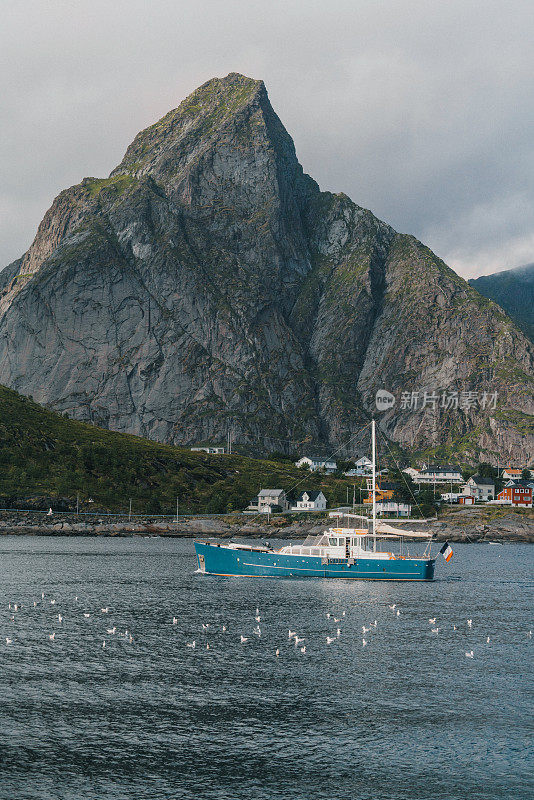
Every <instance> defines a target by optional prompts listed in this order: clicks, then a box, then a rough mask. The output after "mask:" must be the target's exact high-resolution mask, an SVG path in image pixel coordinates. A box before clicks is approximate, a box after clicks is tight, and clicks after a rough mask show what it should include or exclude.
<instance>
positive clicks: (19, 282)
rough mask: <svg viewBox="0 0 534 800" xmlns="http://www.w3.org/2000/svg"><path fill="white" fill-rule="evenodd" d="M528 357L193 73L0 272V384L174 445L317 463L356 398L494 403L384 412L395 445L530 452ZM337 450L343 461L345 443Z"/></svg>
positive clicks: (453, 281)
mask: <svg viewBox="0 0 534 800" xmlns="http://www.w3.org/2000/svg"><path fill="white" fill-rule="evenodd" d="M533 373H534V355H533V352H532V349H531V347H530V345H529V343H528V341H527V340H526V339H525V337H524V336H523V335H522V334H521V333H520V332H519V331H518V330H517V328H515V326H514V325H513V323H511V321H510V320H509V319H508V318H507V317H505V316H504V315H503V314H502V312H501V311H500V309H499V308H498V307H497V306H495V305H493V304H492V303H491V302H489V301H485V300H483V299H482V298H481V297H480V295H478V293H477V292H475V291H474V290H472V289H470V287H469V286H468V285H467V284H466V283H465V282H464V281H463V280H461V279H460V278H459V277H458V276H457V275H455V273H453V272H452V271H451V270H449V269H448V268H447V267H446V266H445V265H444V264H443V263H442V262H441V261H440V260H439V259H438V258H436V256H434V255H433V254H432V253H431V252H430V251H429V250H428V249H427V248H425V247H424V246H423V245H421V244H420V243H419V242H417V241H416V240H415V239H413V238H412V237H409V236H401V235H399V234H397V233H396V232H395V231H394V230H393V229H392V228H390V227H389V226H387V225H386V224H384V223H382V222H380V221H379V220H377V219H376V218H375V217H374V216H373V215H372V214H371V213H370V212H369V211H366V210H364V209H362V208H359V207H358V206H356V205H355V204H354V203H352V201H351V200H350V199H349V198H347V197H346V196H344V195H332V194H329V193H324V192H320V191H319V188H318V186H317V185H316V184H315V182H314V181H313V180H312V179H311V178H309V177H308V176H306V175H304V173H303V171H302V168H301V166H300V165H299V163H298V161H297V158H296V155H295V150H294V146H293V142H292V140H291V138H290V137H289V135H288V134H287V132H286V131H285V129H284V127H283V125H282V124H281V122H280V120H279V119H278V117H277V116H276V114H275V113H274V111H273V109H272V107H271V105H270V103H269V100H268V97H267V93H266V90H265V87H264V85H263V83H261V82H260V81H253V80H250V79H248V78H245V77H244V76H241V75H237V74H235V73H233V74H231V75H229V76H227V77H226V78H224V79H213V80H211V81H209V82H208V83H207V84H204V86H202V87H200V88H199V89H198V90H197V91H196V92H194V93H193V94H192V95H191V96H190V97H189V98H187V99H186V100H185V101H184V102H183V103H182V104H181V105H180V106H179V108H178V109H176V110H174V111H171V112H170V113H169V114H167V115H166V116H165V117H164V118H163V119H162V120H160V121H159V122H158V123H156V124H155V125H153V126H151V127H150V128H148V129H147V130H145V131H142V132H141V133H140V134H139V135H138V136H137V137H136V139H135V140H134V141H133V143H132V144H131V145H130V147H129V148H128V150H127V152H126V155H125V157H124V159H123V161H122V163H121V164H120V165H119V166H118V167H117V168H116V169H115V170H114V171H113V172H112V173H111V175H110V177H109V178H106V179H94V178H86V179H85V180H84V181H82V183H81V184H79V185H78V186H75V187H72V188H71V189H68V190H66V191H64V192H62V193H61V194H60V195H59V197H58V198H56V200H55V201H54V204H53V205H52V207H51V209H50V210H49V211H48V212H47V214H46V215H45V217H44V219H43V222H42V223H41V225H40V226H39V230H38V232H37V236H36V238H35V241H34V243H33V244H32V246H31V248H30V250H29V251H28V253H26V254H25V255H24V256H23V258H22V259H21V261H20V262H15V264H14V265H11V267H10V268H9V273H6V274H5V275H4V273H2V278H1V279H0V382H1V383H5V384H7V385H9V386H12V387H14V388H16V389H17V390H18V391H20V392H22V393H26V394H31V395H33V397H34V398H35V399H36V400H38V401H40V402H45V403H48V404H49V405H51V406H52V407H53V408H55V409H57V410H61V411H65V410H66V411H68V412H69V414H71V415H73V416H76V417H78V418H81V419H91V420H94V421H96V422H98V423H99V424H103V425H106V426H109V427H110V428H112V429H115V430H119V431H129V432H134V433H139V434H142V435H145V436H149V437H152V438H154V439H159V440H162V441H169V442H174V443H190V442H194V441H198V440H210V439H211V440H214V439H219V438H221V437H224V435H225V432H226V431H227V430H228V429H229V428H231V429H232V430H233V432H234V436H235V438H236V439H238V440H240V441H241V442H251V443H258V444H259V445H260V446H261V447H264V448H265V449H274V448H276V449H279V448H280V447H283V446H284V442H285V440H293V441H303V440H305V439H306V440H308V441H313V442H315V443H316V444H318V445H321V444H322V445H323V446H325V447H329V448H332V447H333V446H339V445H341V444H342V443H343V442H346V441H347V440H348V439H349V437H350V434H351V433H352V432H355V431H356V430H358V429H359V428H360V427H361V424H362V421H363V420H365V419H366V418H367V415H368V412H369V411H370V410H372V408H373V407H374V395H375V392H376V390H377V389H379V388H387V389H389V390H390V391H391V392H393V393H394V394H395V395H396V396H397V397H398V400H400V393H401V392H403V391H410V392H411V391H424V390H428V391H430V390H436V391H438V390H439V391H445V390H449V391H452V390H457V391H468V390H470V391H484V390H486V391H488V392H489V391H492V392H494V391H497V392H498V393H499V398H498V405H497V408H496V409H495V410H492V411H491V413H488V411H487V410H486V409H484V410H481V409H480V408H478V407H474V408H470V409H468V410H465V411H463V410H458V411H456V410H455V409H452V411H451V410H449V411H447V410H445V409H443V410H442V409H439V407H438V409H437V410H433V409H429V408H428V407H427V408H425V409H424V410H423V411H416V410H413V409H412V410H409V409H401V408H400V407H399V402H398V403H397V405H396V406H395V408H393V409H391V410H390V411H388V412H386V414H385V415H384V416H383V417H382V418H381V424H382V426H383V427H384V429H385V430H386V431H387V433H388V434H389V435H390V436H391V438H393V439H394V440H396V441H399V442H400V443H402V444H407V445H409V446H414V447H419V448H425V447H435V446H438V445H447V447H449V448H458V449H459V452H460V453H461V452H462V451H465V453H466V454H467V455H468V456H471V455H472V454H475V453H478V451H479V450H480V451H482V452H483V453H485V454H488V455H489V454H492V453H499V454H500V455H501V457H502V456H505V457H506V456H509V455H510V453H509V450H510V448H512V447H513V448H516V450H515V452H514V457H517V458H531V457H532V454H533V449H534V448H533V443H532V442H533V437H532V434H530V436H529V435H527V434H528V425H529V423H530V420H529V417H528V415H530V414H532V413H533V412H534V401H533V391H532V386H533V377H532V376H533ZM349 450H350V448H349Z"/></svg>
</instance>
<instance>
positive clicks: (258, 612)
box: [256, 608, 260, 617]
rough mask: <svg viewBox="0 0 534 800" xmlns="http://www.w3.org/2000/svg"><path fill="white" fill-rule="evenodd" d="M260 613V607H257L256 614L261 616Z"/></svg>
mask: <svg viewBox="0 0 534 800" xmlns="http://www.w3.org/2000/svg"><path fill="white" fill-rule="evenodd" d="M259 614H260V609H259V608H257V609H256V616H257V617H258V616H259Z"/></svg>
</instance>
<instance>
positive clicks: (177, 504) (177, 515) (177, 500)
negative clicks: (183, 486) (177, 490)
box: [176, 498, 179, 522]
mask: <svg viewBox="0 0 534 800" xmlns="http://www.w3.org/2000/svg"><path fill="white" fill-rule="evenodd" d="M178 508H179V506H178V498H176V522H178Z"/></svg>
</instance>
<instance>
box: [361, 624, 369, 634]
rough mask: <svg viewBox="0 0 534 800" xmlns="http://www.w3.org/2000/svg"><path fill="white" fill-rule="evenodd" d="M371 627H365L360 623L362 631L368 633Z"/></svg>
mask: <svg viewBox="0 0 534 800" xmlns="http://www.w3.org/2000/svg"><path fill="white" fill-rule="evenodd" d="M370 630H371V628H366V627H365V625H362V633H369V631H370Z"/></svg>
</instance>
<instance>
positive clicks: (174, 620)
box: [172, 617, 178, 625]
mask: <svg viewBox="0 0 534 800" xmlns="http://www.w3.org/2000/svg"><path fill="white" fill-rule="evenodd" d="M172 624H173V625H178V620H177V618H176V617H173V618H172Z"/></svg>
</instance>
